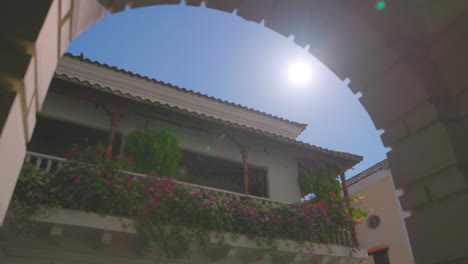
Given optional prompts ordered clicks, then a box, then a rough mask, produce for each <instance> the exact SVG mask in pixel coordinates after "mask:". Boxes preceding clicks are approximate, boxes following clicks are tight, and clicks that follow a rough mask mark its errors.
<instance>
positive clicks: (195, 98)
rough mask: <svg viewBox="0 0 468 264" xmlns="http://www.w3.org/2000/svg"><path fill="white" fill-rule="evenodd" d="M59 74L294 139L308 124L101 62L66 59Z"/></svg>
mask: <svg viewBox="0 0 468 264" xmlns="http://www.w3.org/2000/svg"><path fill="white" fill-rule="evenodd" d="M56 74H58V75H65V76H67V77H68V78H76V79H78V80H79V81H85V82H88V83H90V84H91V85H99V86H101V87H106V88H108V89H110V90H112V91H114V92H120V93H122V94H129V95H131V96H132V97H138V98H141V99H142V100H149V101H151V102H154V103H160V104H164V105H169V106H171V107H177V108H179V109H184V110H187V111H190V112H195V113H197V114H201V115H205V116H210V117H213V118H216V119H221V120H224V121H228V122H231V123H236V124H239V125H242V126H247V127H251V128H254V129H258V130H261V131H265V132H269V133H272V134H276V135H280V136H283V137H286V138H290V139H294V138H296V137H297V136H298V135H299V134H300V133H301V132H302V131H303V130H304V128H305V127H304V125H301V124H298V123H293V122H290V121H287V120H284V119H280V118H277V117H273V116H270V115H267V114H264V113H263V112H260V111H253V110H251V109H249V108H244V107H242V106H238V105H235V104H231V103H227V102H224V101H221V100H219V99H213V98H211V97H207V96H203V95H198V94H196V93H194V92H184V91H181V90H182V89H181V88H179V89H175V88H174V87H172V86H170V85H168V84H164V83H159V82H155V81H151V80H150V79H142V78H138V77H136V76H132V75H130V74H125V73H122V72H119V71H115V70H113V69H112V68H111V67H104V66H102V65H100V64H97V63H92V62H87V61H83V60H79V59H77V58H75V57H70V56H64V57H63V58H62V59H61V60H60V61H59V63H58V66H57V70H56Z"/></svg>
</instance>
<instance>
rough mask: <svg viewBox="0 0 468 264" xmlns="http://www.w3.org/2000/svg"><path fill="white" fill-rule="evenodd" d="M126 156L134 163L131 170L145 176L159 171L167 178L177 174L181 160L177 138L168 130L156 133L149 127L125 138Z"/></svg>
mask: <svg viewBox="0 0 468 264" xmlns="http://www.w3.org/2000/svg"><path fill="white" fill-rule="evenodd" d="M124 154H125V155H126V156H129V157H131V158H132V159H133V161H134V166H133V167H132V168H131V169H130V170H132V171H134V172H137V173H143V174H147V173H150V172H152V171H157V173H158V174H159V175H160V176H166V177H172V176H174V175H175V174H176V172H177V169H178V166H179V161H180V158H181V153H180V148H179V140H177V138H175V137H174V136H172V135H171V134H170V133H169V132H168V131H167V130H159V131H154V130H150V129H148V128H147V126H145V128H144V129H143V130H135V131H134V132H132V133H131V134H130V135H128V136H127V137H126V138H125V146H124Z"/></svg>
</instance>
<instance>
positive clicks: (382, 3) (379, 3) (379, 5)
mask: <svg viewBox="0 0 468 264" xmlns="http://www.w3.org/2000/svg"><path fill="white" fill-rule="evenodd" d="M386 5H387V4H386V3H385V1H377V3H376V4H375V9H377V11H382V10H384V9H385V6H386Z"/></svg>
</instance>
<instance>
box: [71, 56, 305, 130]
mask: <svg viewBox="0 0 468 264" xmlns="http://www.w3.org/2000/svg"><path fill="white" fill-rule="evenodd" d="M64 56H66V57H70V58H74V59H78V60H80V61H85V62H88V63H91V64H95V65H97V66H101V67H105V68H108V69H110V70H113V71H116V72H121V73H124V74H127V75H130V76H132V77H137V78H140V79H143V80H146V81H150V82H154V83H157V84H161V85H164V86H166V87H170V88H173V89H176V90H178V91H181V92H185V93H190V94H193V95H196V96H201V97H204V98H207V99H210V100H212V101H216V102H219V103H223V104H227V105H231V106H235V107H238V108H241V109H243V110H248V111H250V112H254V113H257V114H261V115H264V116H266V117H269V118H273V119H276V120H280V121H283V122H286V123H288V124H291V125H294V126H296V127H299V128H301V132H302V131H304V130H305V129H306V128H307V124H302V123H298V122H294V121H290V120H288V119H285V118H282V117H279V116H275V115H272V114H268V113H265V112H263V111H260V110H256V109H253V108H249V107H247V106H244V105H241V104H236V103H233V102H229V101H226V100H222V99H219V98H215V97H213V96H209V95H206V94H202V93H199V92H195V91H193V90H188V89H185V88H181V87H179V86H177V85H173V84H171V83H165V82H163V81H159V80H156V79H154V78H150V77H147V76H143V75H140V74H138V73H134V72H131V71H127V70H124V69H120V68H117V67H115V66H110V65H108V64H105V63H101V62H98V61H93V60H90V59H88V58H85V57H83V56H76V55H73V54H71V53H65V54H64Z"/></svg>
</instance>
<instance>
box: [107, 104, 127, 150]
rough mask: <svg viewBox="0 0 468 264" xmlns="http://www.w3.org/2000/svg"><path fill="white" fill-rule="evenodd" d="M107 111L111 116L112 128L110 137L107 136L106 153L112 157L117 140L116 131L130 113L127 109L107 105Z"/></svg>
mask: <svg viewBox="0 0 468 264" xmlns="http://www.w3.org/2000/svg"><path fill="white" fill-rule="evenodd" d="M105 109H106V111H107V114H108V115H109V116H110V120H111V126H110V129H109V135H108V136H107V149H106V152H107V154H109V155H112V146H113V144H114V139H115V131H116V130H117V126H118V125H119V122H120V120H121V119H122V118H123V117H124V116H125V115H126V114H127V113H128V110H127V109H126V108H122V107H119V106H116V105H112V104H106V105H105Z"/></svg>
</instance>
